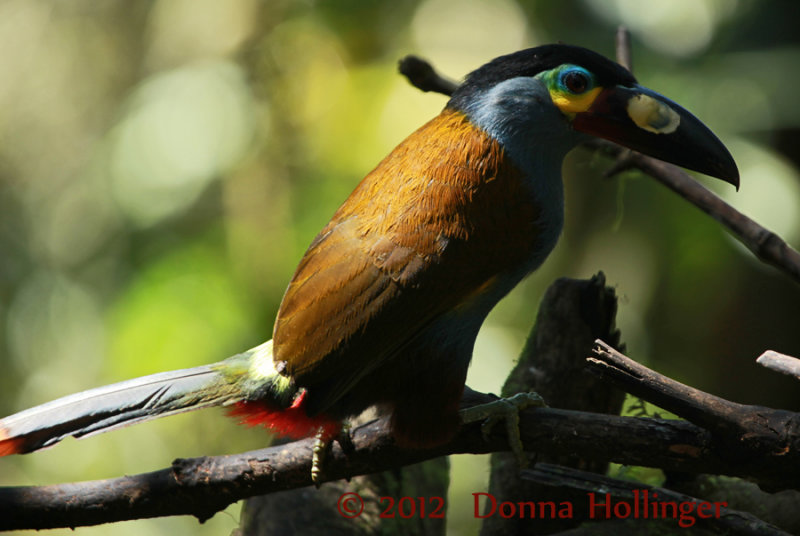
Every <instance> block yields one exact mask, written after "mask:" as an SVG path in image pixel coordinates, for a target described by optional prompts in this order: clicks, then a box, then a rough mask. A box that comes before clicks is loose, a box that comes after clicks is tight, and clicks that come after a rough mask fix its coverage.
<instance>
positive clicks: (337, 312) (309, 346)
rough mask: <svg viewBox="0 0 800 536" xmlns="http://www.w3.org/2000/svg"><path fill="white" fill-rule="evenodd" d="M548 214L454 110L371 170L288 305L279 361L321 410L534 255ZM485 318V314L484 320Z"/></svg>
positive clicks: (312, 250) (308, 259) (312, 252)
mask: <svg viewBox="0 0 800 536" xmlns="http://www.w3.org/2000/svg"><path fill="white" fill-rule="evenodd" d="M537 216H538V211H537V210H536V209H535V207H534V206H533V204H532V203H531V199H530V195H529V193H528V192H527V190H525V189H524V188H523V187H522V186H521V180H520V174H519V173H518V172H517V171H516V170H515V169H514V168H513V167H512V166H511V165H510V164H509V163H507V162H506V161H505V159H504V158H503V154H502V150H501V149H500V148H499V146H498V145H497V144H496V143H495V142H494V141H492V140H490V139H489V138H488V137H487V136H486V135H484V134H483V133H481V132H480V131H479V130H477V129H475V128H474V127H472V126H471V125H470V124H469V122H468V121H467V120H466V119H465V118H464V116H463V115H462V114H460V113H457V112H453V111H449V110H445V111H444V112H443V113H442V114H441V115H440V116H438V117H437V118H435V119H434V120H432V121H431V122H429V123H428V124H427V125H425V126H423V127H422V128H421V129H419V130H418V131H417V132H415V133H414V134H412V135H411V136H410V137H409V138H408V139H406V141H404V142H403V143H402V144H401V145H400V146H398V147H397V148H396V149H395V150H394V151H393V152H392V153H391V154H390V155H389V156H388V157H387V158H386V159H384V161H383V162H381V164H380V165H379V166H378V167H377V168H376V169H375V170H373V171H372V172H371V173H370V174H369V175H367V177H366V178H365V179H364V180H363V181H362V183H361V184H360V185H359V186H358V188H356V190H355V191H354V192H353V193H352V194H351V195H350V197H349V198H348V199H347V201H345V203H344V204H343V205H342V207H341V208H340V209H339V210H338V211H337V213H336V214H335V215H334V217H333V219H332V220H331V222H330V223H329V224H328V225H327V226H326V228H325V229H323V231H322V232H321V233H320V234H319V235H318V236H317V238H316V239H315V240H314V242H313V243H312V244H311V246H310V247H309V249H308V251H307V252H306V254H305V256H304V257H303V260H302V261H301V262H300V265H299V266H298V268H297V271H296V272H295V275H294V277H293V279H292V282H291V283H290V284H289V288H288V289H287V291H286V295H285V296H284V298H283V302H282V304H281V308H280V311H279V312H278V318H277V320H276V323H275V331H274V334H273V344H274V347H273V348H274V356H275V360H276V361H285V363H286V369H285V370H286V372H287V373H289V374H291V375H292V376H293V377H294V378H295V379H296V381H297V382H298V384H299V385H301V386H324V388H323V389H321V390H322V391H325V392H324V393H322V394H321V396H320V393H319V390H318V391H317V392H315V401H316V402H315V407H314V408H310V409H311V410H312V411H322V410H324V409H325V408H327V407H328V406H329V405H330V404H332V403H334V402H335V401H336V400H337V399H338V398H340V397H341V396H342V395H343V394H344V393H346V392H347V390H348V389H350V387H352V385H353V384H354V383H355V382H357V381H358V380H359V379H360V378H362V377H363V376H365V375H366V374H367V373H369V372H370V371H372V370H374V369H375V367H377V366H379V365H380V364H381V363H382V362H384V360H385V359H387V358H390V357H392V356H394V355H396V354H397V352H399V351H400V349H402V348H403V346H404V345H405V344H407V343H408V342H409V341H410V340H411V339H413V337H414V336H415V335H416V334H418V333H419V332H420V331H421V330H423V329H424V328H425V327H426V326H428V325H430V323H431V322H432V321H433V320H434V319H436V318H438V317H439V316H440V315H442V314H443V313H445V312H447V311H450V310H452V309H454V308H455V307H457V306H459V304H463V303H464V302H465V301H467V300H468V299H469V298H470V296H472V295H475V294H476V293H479V292H482V291H484V290H485V289H486V288H487V286H488V284H489V283H490V282H491V281H493V280H494V278H495V276H496V275H498V274H500V273H503V272H504V271H507V270H511V269H513V268H514V267H515V266H517V265H518V264H520V263H522V262H524V261H525V259H526V258H528V256H529V253H530V249H531V247H535V236H536V232H535V231H536V229H535V227H536V220H537ZM482 314H485V313H482Z"/></svg>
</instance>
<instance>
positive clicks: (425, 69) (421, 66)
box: [397, 55, 458, 95]
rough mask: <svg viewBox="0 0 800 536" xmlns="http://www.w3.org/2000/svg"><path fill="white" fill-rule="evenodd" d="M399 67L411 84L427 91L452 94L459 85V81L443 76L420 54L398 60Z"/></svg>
mask: <svg viewBox="0 0 800 536" xmlns="http://www.w3.org/2000/svg"><path fill="white" fill-rule="evenodd" d="M397 67H398V70H399V71H400V74H402V75H403V76H405V77H406V78H407V79H408V81H409V82H411V85H413V86H414V87H415V88H417V89H420V90H422V91H425V92H427V91H434V92H436V93H442V94H444V95H452V94H453V92H454V91H455V90H456V88H457V87H458V83H456V82H454V81H452V80H450V79H449V78H445V77H443V76H441V75H440V74H439V73H437V72H436V70H435V69H434V68H433V66H432V65H431V64H430V63H428V62H427V61H425V60H424V59H422V58H420V57H418V56H411V55H409V56H406V57H405V58H403V59H401V60H400V61H399V62H398V65H397Z"/></svg>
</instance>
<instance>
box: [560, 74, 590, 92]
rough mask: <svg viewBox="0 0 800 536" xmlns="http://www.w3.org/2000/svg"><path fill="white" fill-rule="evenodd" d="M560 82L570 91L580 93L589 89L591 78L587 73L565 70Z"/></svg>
mask: <svg viewBox="0 0 800 536" xmlns="http://www.w3.org/2000/svg"><path fill="white" fill-rule="evenodd" d="M561 83H562V84H563V85H564V87H565V88H567V89H568V90H569V91H570V93H575V94H580V93H583V92H584V91H586V90H587V89H589V86H590V85H591V80H590V79H589V75H588V74H586V73H584V72H582V71H567V72H566V73H564V75H563V76H562V77H561Z"/></svg>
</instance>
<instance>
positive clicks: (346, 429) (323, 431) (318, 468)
mask: <svg viewBox="0 0 800 536" xmlns="http://www.w3.org/2000/svg"><path fill="white" fill-rule="evenodd" d="M334 440H335V441H336V442H337V443H339V446H340V447H342V451H343V452H344V453H345V455H346V456H350V454H352V453H353V452H355V450H356V447H355V445H354V444H353V438H352V437H350V424H349V423H343V424H342V425H341V427H340V428H339V430H338V431H337V432H335V433H331V431H330V429H329V428H327V427H325V426H320V427H319V429H318V430H317V434H316V435H315V436H314V447H313V448H312V454H311V481H312V482H313V483H314V485H315V486H316V487H317V488H319V487H320V486H321V485H322V473H323V469H324V465H325V458H327V457H328V454H329V453H330V451H331V446H332V445H333V442H334Z"/></svg>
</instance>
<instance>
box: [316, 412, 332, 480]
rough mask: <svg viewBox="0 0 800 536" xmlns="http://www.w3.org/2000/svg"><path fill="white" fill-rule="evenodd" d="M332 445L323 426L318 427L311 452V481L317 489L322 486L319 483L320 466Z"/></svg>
mask: <svg viewBox="0 0 800 536" xmlns="http://www.w3.org/2000/svg"><path fill="white" fill-rule="evenodd" d="M332 444H333V438H332V437H331V435H330V432H329V431H328V430H327V429H326V428H325V427H324V426H320V427H319V429H318V430H317V434H316V435H315V436H314V448H313V449H312V451H311V452H312V454H311V481H312V482H313V483H314V485H315V486H316V487H317V488H319V487H320V485H322V482H321V481H320V480H321V479H322V465H323V464H324V463H325V458H326V457H327V456H328V453H329V452H330V451H331V445H332Z"/></svg>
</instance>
